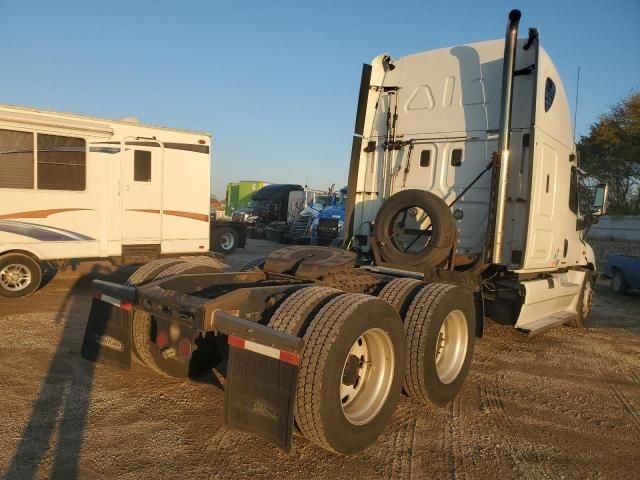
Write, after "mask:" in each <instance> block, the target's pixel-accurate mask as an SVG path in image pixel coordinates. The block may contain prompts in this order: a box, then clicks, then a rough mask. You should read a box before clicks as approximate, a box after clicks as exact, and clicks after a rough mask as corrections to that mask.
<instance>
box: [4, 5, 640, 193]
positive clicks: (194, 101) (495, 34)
mask: <svg viewBox="0 0 640 480" xmlns="http://www.w3.org/2000/svg"><path fill="white" fill-rule="evenodd" d="M510 8H520V9H521V10H522V13H523V17H522V20H521V22H520V25H521V32H522V34H523V35H524V34H526V28H527V27H529V26H535V27H538V28H539V29H540V36H541V41H542V43H543V45H544V46H545V48H546V49H547V51H549V53H550V54H551V57H552V58H553V59H554V61H555V63H556V65H557V67H558V68H559V70H560V74H561V76H562V78H563V79H564V83H565V87H566V89H567V91H568V93H569V97H570V101H571V104H572V108H573V101H574V96H575V95H574V92H575V82H576V70H577V67H578V65H580V66H581V68H582V73H581V87H580V106H579V112H578V132H579V133H585V132H586V131H587V130H588V127H589V125H590V124H591V123H592V122H593V121H594V120H595V119H596V117H597V115H598V114H600V113H602V112H603V111H605V110H606V109H607V107H608V106H610V105H612V104H614V103H616V102H617V101H618V100H619V99H621V98H622V97H623V96H625V95H627V94H628V93H629V92H630V91H631V90H632V89H638V88H640V0H608V1H602V0H598V1H596V0H585V1H561V0H555V1H546V0H545V1H542V0H540V1H536V2H521V3H519V4H518V3H512V2H500V1H496V0H485V1H470V2H464V1H439V2H433V1H424V0H423V1H406V2H403V1H389V0H385V1H372V0H369V1H357V2H356V1H353V2H346V1H315V2H303V1H294V2H284V1H281V2H279V1H255V2H250V1H226V2H222V1H188V0H182V1H162V0H158V1H135V0H129V1H119V0H110V1H101V2H97V1H89V0H86V1H64V0H58V1H47V2H45V1H40V2H35V1H28V0H0V65H1V68H0V103H9V104H15V105H25V106H33V107H40V108H46V109H52V110H60V111H65V112H76V113H83V114H87V115H95V116H101V117H107V118H121V117H125V116H136V117H138V118H139V119H140V120H141V121H143V122H146V123H151V124H158V125H164V126H170V127H176V128H185V129H194V130H204V131H208V132H211V133H212V134H213V141H214V149H213V170H212V172H213V175H212V176H213V182H212V185H213V191H214V193H216V194H217V195H218V196H224V190H225V186H226V184H227V182H229V181H236V180H243V179H263V180H268V181H272V182H292V183H301V184H304V183H305V181H308V183H309V185H310V186H314V187H326V186H328V185H329V184H331V183H336V184H337V185H342V184H344V183H346V178H347V169H348V163H349V154H350V148H351V135H352V132H353V123H354V115H355V107H356V99H357V91H358V86H359V81H360V69H361V65H362V63H363V62H368V61H369V60H370V59H371V58H373V57H374V56H375V55H377V54H379V53H382V52H389V53H391V55H392V56H400V55H405V54H408V53H413V52H417V51H421V50H428V49H432V48H439V47H446V46H450V45H455V44H461V43H468V42H472V41H479V40H486V39H492V38H501V37H502V36H503V35H504V29H505V25H506V17H507V13H508V11H509V9H510Z"/></svg>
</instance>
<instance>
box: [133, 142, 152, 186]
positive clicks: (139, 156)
mask: <svg viewBox="0 0 640 480" xmlns="http://www.w3.org/2000/svg"><path fill="white" fill-rule="evenodd" d="M133 180H134V181H136V182H150V181H151V152H149V151H148V150H135V152H134V156H133Z"/></svg>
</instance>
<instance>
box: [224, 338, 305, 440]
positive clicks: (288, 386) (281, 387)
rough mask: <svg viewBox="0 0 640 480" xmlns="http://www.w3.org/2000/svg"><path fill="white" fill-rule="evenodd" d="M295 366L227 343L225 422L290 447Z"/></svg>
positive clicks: (295, 378) (294, 393)
mask: <svg viewBox="0 0 640 480" xmlns="http://www.w3.org/2000/svg"><path fill="white" fill-rule="evenodd" d="M297 383H298V366H297V365H292V364H290V363H286V362H284V361H280V360H278V359H276V358H271V357H268V356H265V355H261V354H259V353H255V352H252V351H250V350H246V349H242V348H237V347H234V346H230V348H229V360H228V365H227V383H226V391H225V423H226V425H227V426H228V427H229V428H232V429H234V430H239V431H242V432H245V433H249V434H252V435H255V436H258V437H261V438H264V439H265V440H267V441H269V442H271V443H273V444H274V445H276V446H277V447H279V448H281V449H282V450H284V451H285V452H289V451H290V450H291V442H292V437H293V403H294V401H295V396H296V387H297Z"/></svg>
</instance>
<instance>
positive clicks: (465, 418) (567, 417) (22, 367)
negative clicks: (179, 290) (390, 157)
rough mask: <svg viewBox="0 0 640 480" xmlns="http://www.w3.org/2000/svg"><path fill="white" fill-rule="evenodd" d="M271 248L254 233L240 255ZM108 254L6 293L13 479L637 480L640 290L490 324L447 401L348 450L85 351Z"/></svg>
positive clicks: (200, 389)
mask: <svg viewBox="0 0 640 480" xmlns="http://www.w3.org/2000/svg"><path fill="white" fill-rule="evenodd" d="M273 247H275V245H273V244H268V242H261V241H251V244H250V245H249V246H248V248H247V249H246V251H244V252H243V251H239V252H238V253H236V254H234V255H232V256H231V257H229V260H230V262H231V263H232V264H233V266H235V267H238V266H240V265H242V264H243V263H244V262H245V261H246V260H248V259H250V258H253V257H254V256H257V255H258V254H260V252H264V251H265V250H268V249H269V248H273ZM110 273H111V269H110V268H109V267H108V266H106V265H102V264H92V265H89V266H83V268H82V269H81V270H80V271H75V272H63V273H60V274H58V275H57V276H56V277H55V278H54V279H53V280H51V281H50V282H49V283H48V284H47V285H46V286H45V287H44V288H43V289H42V290H41V291H39V292H38V293H37V294H35V295H33V296H31V297H28V298H24V299H16V300H7V299H2V300H0V325H1V327H2V335H1V337H0V338H1V339H2V341H1V343H0V389H1V390H2V397H1V398H2V400H1V401H0V402H1V403H0V407H1V410H2V418H3V421H2V422H1V423H0V472H3V473H2V474H3V476H4V478H10V479H13V478H52V477H53V478H64V479H66V478H74V477H78V478H91V479H99V478H168V477H171V478H265V479H266V478H278V479H282V478H309V479H311V478H331V479H341V478H348V479H350V480H352V479H354V478H362V479H373V478H376V479H377V478H385V479H390V478H393V479H405V478H406V479H422V478H435V477H438V478H512V477H519V478H532V479H539V478H553V479H557V478H638V475H639V473H638V472H639V471H640V294H639V293H635V294H634V293H632V294H629V295H627V296H615V295H614V294H613V292H612V291H611V290H610V288H609V286H608V284H606V283H604V282H599V283H598V285H597V287H596V294H597V298H596V306H595V310H594V312H593V316H592V319H591V321H590V324H589V327H588V328H586V329H584V330H576V329H572V328H568V327H567V328H558V329H555V330H552V331H550V332H547V333H545V334H544V335H542V336H539V337H536V338H533V339H529V340H527V339H525V338H524V337H522V336H521V335H520V334H518V333H517V332H516V331H514V330H513V329H510V328H509V327H503V326H499V325H496V324H493V323H489V325H488V326H487V328H486V331H485V336H484V338H482V339H480V340H478V341H477V343H476V351H475V356H474V360H473V364H472V367H471V372H470V374H469V377H468V379H467V381H466V383H465V386H464V388H463V390H462V392H461V393H460V395H458V397H457V398H456V400H455V401H454V402H453V403H452V404H451V405H449V406H447V407H445V408H436V407H430V406H421V405H418V404H417V403H415V402H413V401H411V400H410V399H409V398H407V397H402V398H401V401H400V404H399V406H398V409H397V411H396V413H395V416H394V419H393V421H392V423H391V424H390V425H389V426H388V427H387V428H386V430H385V431H384V433H383V435H382V436H381V437H380V438H379V439H378V441H377V442H376V443H375V444H374V445H372V446H371V447H370V448H368V449H367V450H365V451H364V452H362V453H361V454H359V455H356V456H352V457H343V456H338V455H334V454H331V453H329V452H326V451H324V450H321V449H319V448H318V447H316V446H314V445H313V444H311V443H309V442H307V441H306V440H305V439H303V438H300V437H296V438H295V439H294V445H293V450H292V451H291V453H290V454H285V453H283V452H280V451H279V450H278V449H276V448H275V447H272V446H270V445H269V444H267V443H265V442H263V441H261V440H258V439H255V438H251V437H248V436H246V435H243V434H239V433H235V432H231V431H227V430H226V429H225V428H224V426H223V424H222V411H223V402H224V394H223V388H222V386H221V384H220V383H219V382H217V381H214V380H211V381H203V382H200V383H198V382H193V381H191V382H185V381H177V380H171V379H166V378H162V377H159V376H157V375H155V374H153V373H152V372H151V371H149V370H147V369H145V368H144V367H142V366H140V365H138V364H135V365H134V366H133V368H132V370H130V371H128V372H125V371H119V370H115V369H111V368H108V367H105V366H102V365H94V364H93V363H90V362H87V361H85V360H83V359H82V358H81V357H80V353H79V352H80V345H81V342H82V335H83V333H84V326H85V322H86V318H87V314H88V311H89V305H90V298H91V285H90V280H91V279H92V278H95V277H100V276H105V275H108V274H110Z"/></svg>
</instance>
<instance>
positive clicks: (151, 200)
mask: <svg viewBox="0 0 640 480" xmlns="http://www.w3.org/2000/svg"><path fill="white" fill-rule="evenodd" d="M121 172H122V174H121V179H122V212H121V218H122V229H121V231H122V245H123V246H126V245H158V246H159V245H160V241H161V232H162V177H163V175H162V149H161V148H159V147H155V148H154V147H147V146H144V147H143V146H138V145H127V146H126V148H125V152H124V155H123V157H122V171H121Z"/></svg>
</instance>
